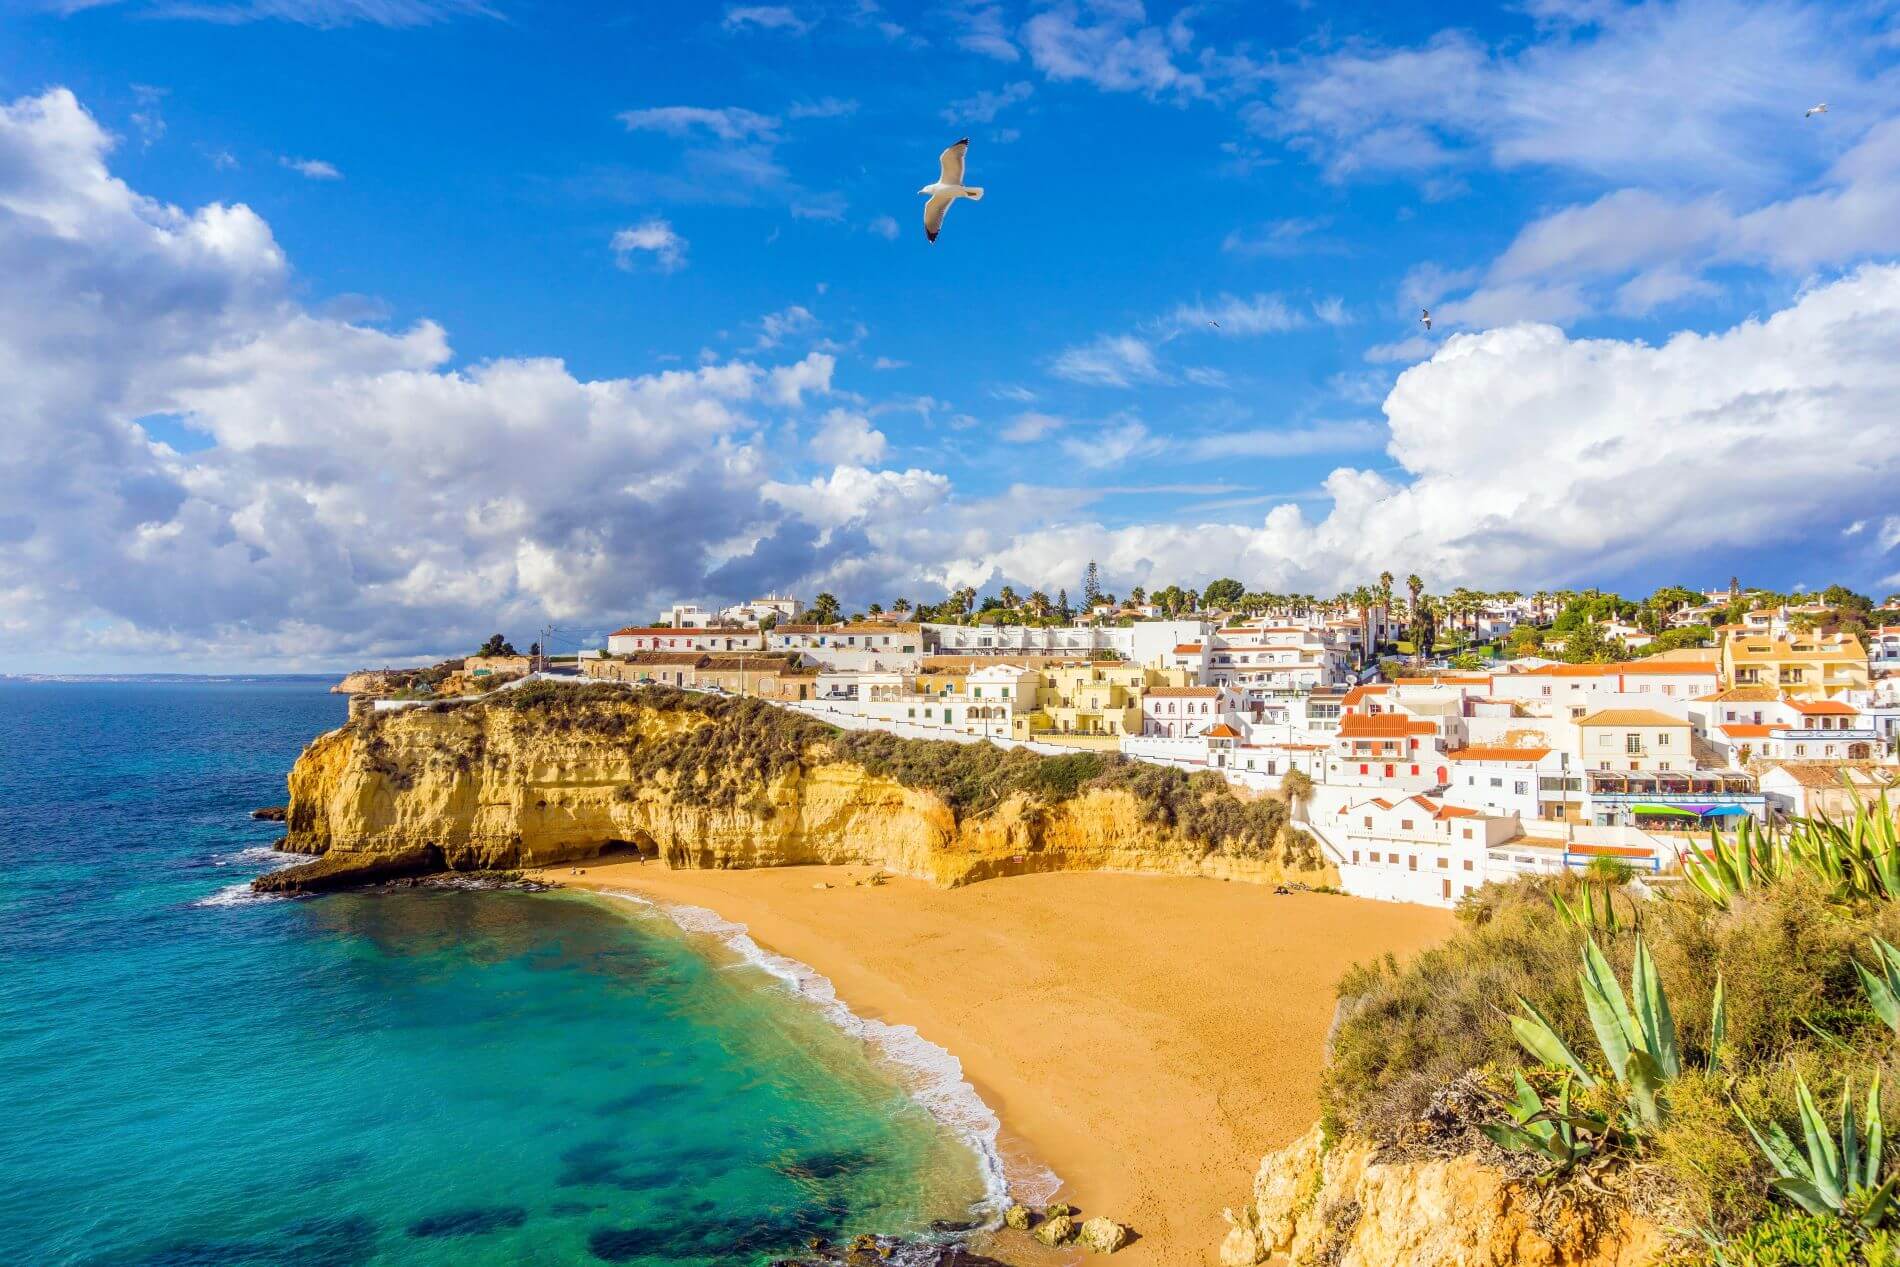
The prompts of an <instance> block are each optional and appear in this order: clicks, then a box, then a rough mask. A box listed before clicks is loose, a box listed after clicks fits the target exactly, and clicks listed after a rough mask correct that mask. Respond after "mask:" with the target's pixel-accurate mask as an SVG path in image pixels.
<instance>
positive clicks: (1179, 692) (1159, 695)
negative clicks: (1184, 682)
mask: <svg viewBox="0 0 1900 1267" xmlns="http://www.w3.org/2000/svg"><path fill="white" fill-rule="evenodd" d="M1143 694H1145V695H1149V696H1152V697H1154V698H1156V699H1213V698H1214V697H1215V696H1216V695H1219V694H1220V688H1219V687H1217V686H1151V687H1149V688H1148V689H1147V690H1146V691H1145V692H1143Z"/></svg>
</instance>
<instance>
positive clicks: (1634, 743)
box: [1623, 731, 1643, 756]
mask: <svg viewBox="0 0 1900 1267" xmlns="http://www.w3.org/2000/svg"><path fill="white" fill-rule="evenodd" d="M1623 751H1624V752H1627V753H1629V754H1630V755H1631V756H1637V755H1639V754H1640V753H1641V752H1642V751H1643V737H1642V735H1640V734H1637V733H1635V732H1633V731H1632V732H1631V733H1630V734H1627V735H1624V736H1623Z"/></svg>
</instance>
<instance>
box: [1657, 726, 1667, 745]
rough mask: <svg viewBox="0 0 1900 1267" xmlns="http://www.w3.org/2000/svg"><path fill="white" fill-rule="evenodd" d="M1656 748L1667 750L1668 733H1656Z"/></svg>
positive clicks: (1664, 731) (1660, 731)
mask: <svg viewBox="0 0 1900 1267" xmlns="http://www.w3.org/2000/svg"><path fill="white" fill-rule="evenodd" d="M1656 746H1657V747H1658V748H1667V747H1668V746H1669V732H1668V731H1666V730H1659V731H1657V732H1656Z"/></svg>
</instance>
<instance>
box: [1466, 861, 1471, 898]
mask: <svg viewBox="0 0 1900 1267" xmlns="http://www.w3.org/2000/svg"><path fill="white" fill-rule="evenodd" d="M1465 870H1467V871H1469V870H1471V859H1469V858H1466V859H1465ZM1466 892H1470V890H1469V889H1467V890H1466Z"/></svg>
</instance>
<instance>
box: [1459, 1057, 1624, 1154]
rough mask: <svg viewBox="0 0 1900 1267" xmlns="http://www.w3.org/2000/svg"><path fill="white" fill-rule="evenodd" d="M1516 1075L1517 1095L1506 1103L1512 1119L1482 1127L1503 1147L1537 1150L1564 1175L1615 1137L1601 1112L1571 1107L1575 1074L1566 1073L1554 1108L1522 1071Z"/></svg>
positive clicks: (1481, 1126)
mask: <svg viewBox="0 0 1900 1267" xmlns="http://www.w3.org/2000/svg"><path fill="white" fill-rule="evenodd" d="M1512 1076H1513V1077H1514V1078H1515V1079H1516V1084H1517V1097H1516V1099H1514V1100H1513V1101H1511V1102H1510V1104H1508V1105H1507V1106H1506V1111H1507V1112H1508V1113H1509V1114H1510V1119H1511V1120H1510V1121H1508V1122H1486V1123H1484V1124H1482V1125H1480V1126H1479V1127H1478V1129H1479V1130H1480V1131H1482V1132H1484V1134H1485V1135H1486V1136H1487V1137H1488V1138H1489V1139H1491V1140H1492V1141H1493V1142H1494V1143H1496V1144H1497V1145H1498V1146H1499V1147H1500V1148H1508V1149H1513V1150H1516V1151H1519V1152H1530V1153H1537V1154H1538V1155H1540V1156H1541V1157H1543V1159H1544V1160H1545V1161H1547V1162H1549V1163H1550V1170H1551V1173H1553V1174H1562V1173H1563V1172H1564V1171H1566V1170H1569V1169H1570V1168H1571V1167H1572V1166H1574V1165H1576V1164H1577V1163H1578V1162H1580V1161H1583V1160H1584V1159H1586V1158H1588V1157H1589V1156H1590V1155H1591V1154H1593V1153H1595V1152H1596V1151H1597V1149H1598V1142H1599V1141H1600V1140H1606V1139H1609V1138H1611V1136H1612V1131H1611V1128H1610V1124H1609V1122H1608V1120H1607V1119H1605V1118H1604V1117H1603V1116H1602V1115H1601V1114H1598V1113H1589V1114H1577V1113H1574V1112H1573V1111H1572V1110H1571V1107H1570V1083H1571V1080H1572V1078H1573V1077H1574V1076H1575V1075H1573V1074H1570V1073H1566V1074H1564V1080H1563V1083H1562V1084H1561V1085H1560V1086H1559V1087H1558V1088H1557V1103H1556V1106H1555V1107H1554V1108H1553V1107H1551V1106H1549V1105H1546V1104H1545V1103H1544V1100H1543V1097H1542V1096H1540V1095H1538V1094H1537V1089H1536V1088H1535V1087H1533V1086H1531V1084H1530V1083H1529V1082H1527V1081H1526V1080H1525V1078H1524V1075H1523V1074H1522V1073H1517V1074H1513V1075H1512ZM1579 1128H1581V1129H1579Z"/></svg>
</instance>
